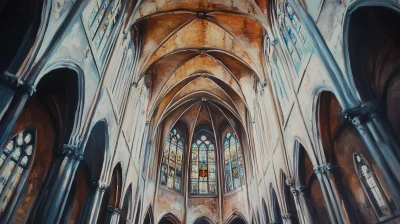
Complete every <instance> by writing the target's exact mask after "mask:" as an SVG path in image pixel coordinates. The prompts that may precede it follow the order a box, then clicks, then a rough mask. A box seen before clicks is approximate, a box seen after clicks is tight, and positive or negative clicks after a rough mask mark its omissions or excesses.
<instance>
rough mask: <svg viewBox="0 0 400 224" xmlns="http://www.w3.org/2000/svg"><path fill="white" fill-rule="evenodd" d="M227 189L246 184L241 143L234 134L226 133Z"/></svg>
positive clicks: (230, 189)
mask: <svg viewBox="0 0 400 224" xmlns="http://www.w3.org/2000/svg"><path fill="white" fill-rule="evenodd" d="M224 152H225V153H224V154H225V190H226V191H227V192H229V191H232V190H235V189H238V188H240V187H241V186H242V185H244V184H245V180H244V166H243V156H242V152H241V149H240V144H239V141H238V140H237V138H236V137H235V135H234V134H231V133H230V132H228V133H226V135H225V139H224Z"/></svg>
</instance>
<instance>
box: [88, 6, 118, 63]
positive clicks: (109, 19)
mask: <svg viewBox="0 0 400 224" xmlns="http://www.w3.org/2000/svg"><path fill="white" fill-rule="evenodd" d="M121 12H122V0H92V2H90V3H89V5H88V7H87V8H86V9H85V10H84V12H83V15H82V18H83V24H84V27H85V29H86V33H87V36H88V39H89V43H90V45H91V48H92V50H93V53H94V55H95V58H96V59H97V64H98V66H99V67H100V68H102V67H103V66H102V65H103V62H104V61H103V60H104V55H105V53H106V52H107V50H105V49H108V46H109V41H108V40H109V39H110V37H111V35H112V33H113V30H114V28H115V26H116V23H117V21H118V19H119V18H120V16H121Z"/></svg>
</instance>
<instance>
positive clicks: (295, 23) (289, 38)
mask: <svg viewBox="0 0 400 224" xmlns="http://www.w3.org/2000/svg"><path fill="white" fill-rule="evenodd" d="M277 12H278V13H279V14H281V18H279V27H280V28H279V29H280V32H281V35H282V39H283V41H284V42H285V46H286V49H287V50H288V52H289V54H290V56H291V58H292V60H293V63H294V66H295V68H296V70H297V71H299V70H300V68H301V65H302V61H303V57H304V50H303V49H304V44H305V42H306V37H305V36H304V34H303V31H302V26H301V24H300V22H299V19H298V17H297V15H296V14H295V13H294V11H293V9H292V7H291V6H290V4H289V3H287V2H286V3H285V4H284V9H283V13H281V12H282V10H280V9H277Z"/></svg>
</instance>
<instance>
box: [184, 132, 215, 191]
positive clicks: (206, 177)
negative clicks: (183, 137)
mask: <svg viewBox="0 0 400 224" xmlns="http://www.w3.org/2000/svg"><path fill="white" fill-rule="evenodd" d="M190 180H191V181H190V194H191V195H216V194H217V167H216V160H215V145H214V144H213V143H212V142H211V141H210V139H209V138H208V137H207V136H205V135H201V136H200V137H199V138H198V139H195V140H194V141H193V144H192V155H191V174H190Z"/></svg>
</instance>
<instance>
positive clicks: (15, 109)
mask: <svg viewBox="0 0 400 224" xmlns="http://www.w3.org/2000/svg"><path fill="white" fill-rule="evenodd" d="M34 92H35V88H34V87H33V85H26V84H24V83H23V82H22V81H21V80H20V79H19V78H18V77H16V76H15V75H12V74H9V73H7V72H5V73H4V74H3V76H1V77H0V148H3V147H2V146H3V144H4V143H5V141H6V140H7V138H8V136H9V135H10V133H11V131H12V129H13V127H14V125H15V122H16V121H17V119H18V117H19V115H20V113H21V111H22V109H23V108H24V107H25V103H26V101H27V100H28V99H29V97H30V96H32V95H33V93H34Z"/></svg>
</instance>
